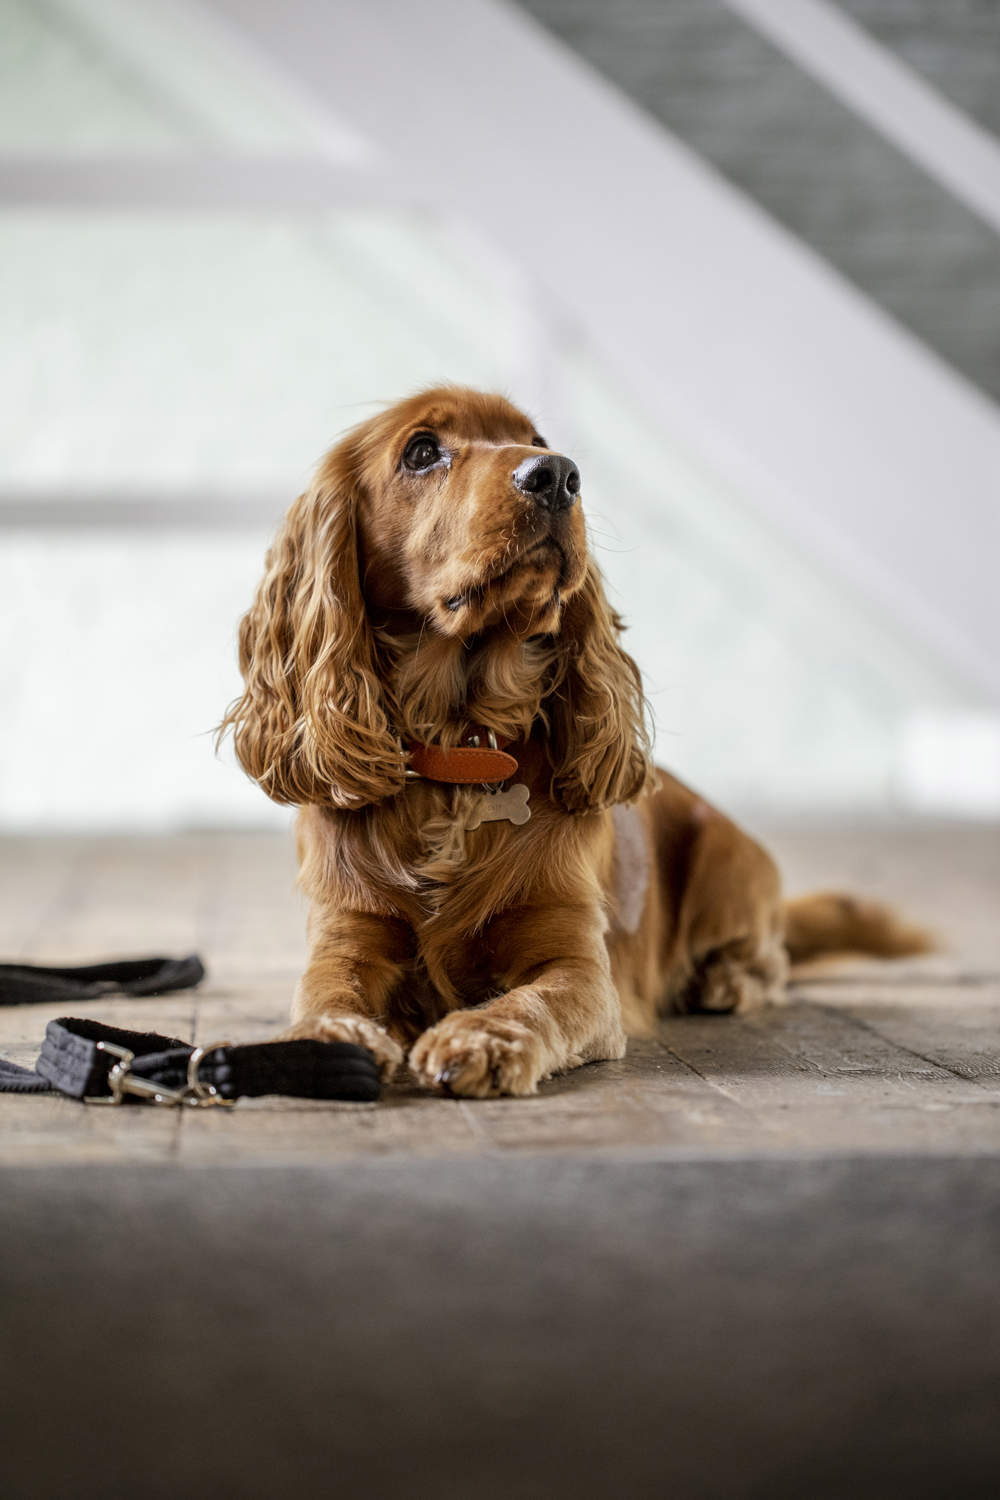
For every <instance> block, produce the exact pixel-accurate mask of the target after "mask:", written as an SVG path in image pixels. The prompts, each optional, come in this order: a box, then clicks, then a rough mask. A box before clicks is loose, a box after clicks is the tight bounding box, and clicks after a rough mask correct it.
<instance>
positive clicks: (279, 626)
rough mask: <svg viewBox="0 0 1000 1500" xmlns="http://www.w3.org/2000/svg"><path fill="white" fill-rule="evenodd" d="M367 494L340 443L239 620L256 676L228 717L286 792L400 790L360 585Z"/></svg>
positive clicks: (279, 540)
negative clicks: (361, 496)
mask: <svg viewBox="0 0 1000 1500" xmlns="http://www.w3.org/2000/svg"><path fill="white" fill-rule="evenodd" d="M356 513H357V496H356V493H355V488H354V483H353V475H352V472H351V469H350V465H349V463H348V461H347V458H346V456H342V455H341V454H339V453H337V452H335V453H334V454H332V455H331V457H330V458H329V459H328V460H327V462H326V463H325V465H324V466H323V468H322V469H321V470H320V473H319V475H318V476H317V479H316V481H315V482H314V484H313V486H312V488H311V489H309V490H308V491H307V492H306V493H305V494H304V495H300V496H299V498H298V499H297V500H296V502H295V504H294V505H293V506H292V508H291V509H290V511H289V512H288V515H287V516H286V517H285V521H284V524H283V525H282V527H281V530H280V531H279V532H278V535H277V537H276V538H275V541H274V545H273V546H272V547H271V550H270V551H269V552H268V554H267V561H266V565H265V573H264V577H263V579H262V580H261V583H260V586H259V588H258V590H257V595H256V598H255V599H254V602H253V604H252V605H251V607H250V609H249V610H248V612H247V613H246V615H245V616H244V617H243V620H242V622H241V624H240V632H239V642H240V670H241V672H242V673H243V679H244V682H245V684H246V686H245V689H244V692H243V695H242V697H240V698H238V699H237V700H236V702H235V703H233V704H232V705H231V706H230V708H229V711H228V713H227V714H226V717H225V718H224V719H223V721H222V723H221V725H220V726H219V735H220V737H221V736H222V735H224V734H225V733H226V731H227V730H229V729H231V730H232V731H233V744H234V746H235V749H236V755H237V757H238V759H239V762H240V764H241V765H242V767H243V769H244V770H245V771H246V773H247V775H248V776H251V777H253V779H254V780H255V781H257V782H259V783H260V785H261V786H262V787H263V789H264V791H265V792H267V794H268V796H269V797H272V798H273V799H274V801H275V802H284V803H293V804H299V805H301V804H303V803H307V802H315V803H322V804H324V805H326V806H328V807H338V808H358V807H363V806H364V805H365V804H367V803H371V802H380V801H382V800H383V799H384V798H386V797H391V796H393V795H394V794H395V793H396V792H398V791H399V790H400V789H401V788H402V786H403V784H404V778H405V760H404V756H403V751H402V748H401V745H400V743H399V739H398V737H396V736H394V735H393V733H392V732H391V729H390V724H389V719H388V716H387V713H386V708H385V705H384V702H383V697H382V688H381V683H380V680H379V674H378V671H377V668H376V662H375V648H374V643H373V639H372V635H371V630H370V627H369V624H368V618H367V615H366V612H365V605H364V599H363V596H362V593H361V581H360V576H359V565H358V546H357V537H356Z"/></svg>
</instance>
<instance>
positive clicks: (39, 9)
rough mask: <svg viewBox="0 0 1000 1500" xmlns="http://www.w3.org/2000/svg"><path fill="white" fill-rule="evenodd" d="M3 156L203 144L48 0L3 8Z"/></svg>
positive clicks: (5, 2)
mask: <svg viewBox="0 0 1000 1500" xmlns="http://www.w3.org/2000/svg"><path fill="white" fill-rule="evenodd" d="M0 35H2V43H0V148H2V149H3V150H5V151H46V150H48V151H94V150H102V149H103V150H108V151H117V150H119V149H127V150H130V151H139V150H143V149H146V150H149V149H162V148H164V147H174V146H178V145H183V144H184V143H185V142H192V141H195V140H197V139H198V132H197V130H196V129H195V128H194V127H193V125H192V123H190V122H188V121H185V120H184V119H183V117H181V116H178V115H177V113H176V112H175V111H172V110H170V109H169V108H168V107H167V103H166V101H165V100H163V99H160V100H156V99H154V98H152V97H150V91H149V88H148V86H147V85H145V84H144V83H143V82H142V81H141V80H137V79H136V78H135V77H134V76H132V75H131V74H130V72H129V71H128V70H125V69H123V68H122V67H121V66H119V65H118V64H116V61H115V59H114V58H113V57H112V56H110V55H109V54H108V52H107V50H106V49H105V48H103V47H102V46H101V45H100V43H99V42H98V40H97V39H96V38H95V37H94V35H93V34H92V33H90V32H89V31H88V30H87V29H86V28H81V27H79V26H78V25H75V24H74V23H73V22H72V21H71V20H69V19H67V17H66V16H65V15H64V14H62V13H61V12H60V10H59V9H58V8H55V7H51V6H50V5H48V4H46V3H45V0H0Z"/></svg>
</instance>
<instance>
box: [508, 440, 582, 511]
mask: <svg viewBox="0 0 1000 1500" xmlns="http://www.w3.org/2000/svg"><path fill="white" fill-rule="evenodd" d="M511 477H512V479H513V480H514V483H515V484H516V485H517V487H518V489H519V490H521V491H522V492H523V493H524V494H525V495H530V496H531V498H532V499H533V500H534V501H535V503H536V504H537V505H541V506H543V507H544V509H545V510H553V511H555V510H569V508H570V506H571V505H572V504H573V502H574V501H575V500H576V497H577V495H578V494H579V493H580V471H579V469H578V468H577V466H576V464H575V463H574V462H573V460H572V459H571V458H564V457H563V455H562V454H561V453H539V454H538V455H537V456H533V457H532V458H526V459H525V460H524V463H523V464H518V466H517V468H516V469H515V470H514V473H513V475H512V476H511Z"/></svg>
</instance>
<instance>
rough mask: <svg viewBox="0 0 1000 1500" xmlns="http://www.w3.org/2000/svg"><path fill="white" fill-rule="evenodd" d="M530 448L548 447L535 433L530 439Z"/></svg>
mask: <svg viewBox="0 0 1000 1500" xmlns="http://www.w3.org/2000/svg"><path fill="white" fill-rule="evenodd" d="M531 446H532V447H533V448H547V447H548V446H549V445H548V443H547V442H546V441H545V439H544V438H543V437H542V436H541V435H540V434H539V433H537V432H536V433H535V435H534V437H533V438H532V439H531Z"/></svg>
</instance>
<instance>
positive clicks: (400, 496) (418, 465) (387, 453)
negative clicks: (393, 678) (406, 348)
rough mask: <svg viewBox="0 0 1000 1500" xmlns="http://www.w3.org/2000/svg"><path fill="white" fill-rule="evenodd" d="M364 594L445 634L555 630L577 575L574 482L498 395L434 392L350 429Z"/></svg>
mask: <svg viewBox="0 0 1000 1500" xmlns="http://www.w3.org/2000/svg"><path fill="white" fill-rule="evenodd" d="M351 462H352V464H353V467H354V473H355V480H356V486H357V496H358V501H357V504H358V550H359V554H360V557H359V561H360V571H361V580H362V589H363V593H364V596H365V598H366V600H367V602H368V604H369V605H370V606H375V607H376V608H382V609H389V610H404V609H406V610H411V611H413V612H415V613H417V614H419V615H420V616H421V617H422V618H423V619H425V620H427V621H428V622H429V623H430V624H431V626H432V627H433V628H435V629H436V630H438V631H440V632H441V633H442V634H444V635H448V636H452V637H458V638H463V639H464V638H467V637H469V636H471V635H473V634H476V633H478V632H480V631H482V630H484V629H486V628H488V627H490V626H493V625H497V624H502V625H503V626H505V627H506V628H508V629H510V630H511V631H512V632H513V633H514V634H516V635H519V636H524V635H535V634H543V633H548V632H552V631H555V630H557V629H558V626H559V619H560V612H561V609H562V605H563V604H564V602H565V600H566V599H567V598H568V597H569V596H571V595H572V594H573V593H574V592H575V591H576V590H577V589H578V588H579V587H580V585H581V583H582V581H583V577H584V573H585V570H586V536H585V528H584V521H583V515H582V508H581V503H580V475H579V472H578V470H577V468H576V466H575V464H573V463H572V461H571V460H570V459H568V458H566V457H565V456H564V455H563V454H559V453H556V452H553V451H552V450H550V449H549V448H548V447H547V446H546V444H545V441H544V439H543V438H542V437H541V436H540V435H539V434H538V433H537V432H536V431H535V429H534V427H533V426H532V424H531V422H530V421H529V420H528V418H527V417H526V416H525V415H524V414H523V413H522V412H520V411H518V410H517V408H516V407H515V406H512V405H511V404H510V402H508V401H505V400H504V399H503V398H502V397H500V396H488V395H479V394H472V393H469V392H466V391H462V392H458V391H454V392H452V391H448V390H443V391H437V392H431V393H429V394H426V395H421V396H417V397H414V398H412V399H411V400H409V401H404V402H402V403H400V405H398V406H395V407H393V408H392V409H391V410H390V411H389V412H387V413H385V414H384V415H382V416H380V417H377V418H375V419H374V420H373V421H372V422H370V423H367V424H366V425H365V426H364V427H362V428H361V429H359V430H358V431H357V433H356V434H355V435H354V437H353V441H352V451H351Z"/></svg>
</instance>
